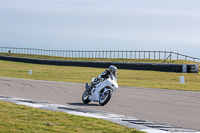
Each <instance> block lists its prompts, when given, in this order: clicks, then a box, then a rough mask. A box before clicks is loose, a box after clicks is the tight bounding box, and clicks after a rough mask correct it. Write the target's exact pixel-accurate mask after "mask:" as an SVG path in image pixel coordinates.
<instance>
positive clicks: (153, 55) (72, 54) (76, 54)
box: [0, 47, 200, 63]
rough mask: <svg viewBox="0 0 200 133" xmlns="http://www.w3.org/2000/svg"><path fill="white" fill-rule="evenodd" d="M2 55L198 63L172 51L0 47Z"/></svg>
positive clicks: (192, 58)
mask: <svg viewBox="0 0 200 133" xmlns="http://www.w3.org/2000/svg"><path fill="white" fill-rule="evenodd" d="M0 52H2V53H19V54H33V55H46V56H59V57H69V58H125V59H159V60H163V63H164V62H165V61H166V60H185V61H194V62H200V58H195V57H191V56H187V55H183V54H179V53H176V52H172V51H78V50H46V49H33V48H14V47H0Z"/></svg>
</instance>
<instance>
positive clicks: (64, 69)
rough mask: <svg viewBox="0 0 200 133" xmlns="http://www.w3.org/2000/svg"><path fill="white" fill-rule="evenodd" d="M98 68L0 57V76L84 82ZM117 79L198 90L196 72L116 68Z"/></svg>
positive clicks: (199, 80) (123, 83)
mask: <svg viewBox="0 0 200 133" xmlns="http://www.w3.org/2000/svg"><path fill="white" fill-rule="evenodd" d="M28 70H32V71H33V74H32V75H28ZM102 71H104V69H102V68H90V67H71V66H54V65H38V64H28V63H19V62H11V61H0V76H1V77H13V78H24V79H36V80H49V81H63V82H77V83H86V82H90V81H91V78H92V77H97V76H98V75H99V74H100V73H102ZM179 76H185V82H186V83H185V84H180V83H179ZM118 83H119V85H120V86H133V87H146V88H160V89H175V90H187V91H200V74H199V73H172V72H158V71H136V70H122V69H118ZM141 89H142V88H141Z"/></svg>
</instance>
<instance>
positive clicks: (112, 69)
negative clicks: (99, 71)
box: [108, 65, 117, 74]
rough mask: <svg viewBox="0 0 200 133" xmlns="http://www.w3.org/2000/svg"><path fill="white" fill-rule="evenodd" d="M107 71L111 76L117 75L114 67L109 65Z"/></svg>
mask: <svg viewBox="0 0 200 133" xmlns="http://www.w3.org/2000/svg"><path fill="white" fill-rule="evenodd" d="M108 70H109V71H110V73H112V74H116V73H117V67H116V66H113V65H110V66H109V68H108Z"/></svg>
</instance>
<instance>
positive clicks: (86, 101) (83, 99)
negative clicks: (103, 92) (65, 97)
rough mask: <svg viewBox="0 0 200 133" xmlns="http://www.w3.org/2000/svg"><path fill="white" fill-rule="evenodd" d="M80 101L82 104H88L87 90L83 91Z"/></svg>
mask: <svg viewBox="0 0 200 133" xmlns="http://www.w3.org/2000/svg"><path fill="white" fill-rule="evenodd" d="M82 101H83V103H89V102H90V100H89V94H88V91H87V90H85V91H84V93H83V96H82Z"/></svg>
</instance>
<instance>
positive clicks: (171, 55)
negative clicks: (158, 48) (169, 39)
mask: <svg viewBox="0 0 200 133" xmlns="http://www.w3.org/2000/svg"><path fill="white" fill-rule="evenodd" d="M170 60H172V52H170Z"/></svg>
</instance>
